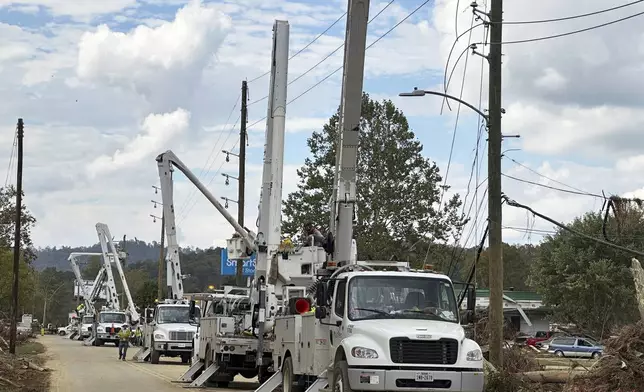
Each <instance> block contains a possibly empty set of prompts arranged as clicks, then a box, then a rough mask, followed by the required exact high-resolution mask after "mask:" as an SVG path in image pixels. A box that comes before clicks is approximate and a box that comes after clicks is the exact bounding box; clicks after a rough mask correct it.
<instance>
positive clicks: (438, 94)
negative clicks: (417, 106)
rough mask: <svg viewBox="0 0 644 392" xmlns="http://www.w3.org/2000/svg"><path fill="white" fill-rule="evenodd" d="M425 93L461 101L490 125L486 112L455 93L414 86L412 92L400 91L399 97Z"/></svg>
mask: <svg viewBox="0 0 644 392" xmlns="http://www.w3.org/2000/svg"><path fill="white" fill-rule="evenodd" d="M425 95H436V96H439V97H443V98H447V99H451V100H453V101H456V102H459V103H461V104H463V105H465V106H467V107H468V108H470V109H472V110H474V111H475V112H476V113H478V114H479V116H481V117H483V119H484V120H485V123H486V124H487V125H489V121H490V119H489V118H488V116H487V115H486V114H485V113H483V112H482V111H480V110H479V109H478V108H476V107H475V106H474V105H471V104H469V103H467V102H465V101H463V100H462V99H460V98H457V97H455V96H453V95H449V94H445V93H440V92H438V91H428V90H419V89H418V87H414V91H412V92H410V93H400V94H398V96H399V97H424V96H425Z"/></svg>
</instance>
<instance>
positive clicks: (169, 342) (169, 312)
mask: <svg viewBox="0 0 644 392" xmlns="http://www.w3.org/2000/svg"><path fill="white" fill-rule="evenodd" d="M196 314H197V315H198V314H199V309H197V310H196ZM198 325H199V320H198V319H196V320H192V321H191V320H190V304H188V303H167V304H158V305H157V306H156V307H155V308H154V315H153V318H152V320H151V321H150V322H149V323H148V325H147V326H146V331H145V336H146V339H149V347H150V362H151V363H154V364H157V363H159V358H160V357H161V356H162V355H163V356H166V357H181V362H182V363H188V362H189V361H190V358H191V356H192V347H193V338H194V336H195V333H196V332H197V326H198ZM147 344H148V342H146V346H147Z"/></svg>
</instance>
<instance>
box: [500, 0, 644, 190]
mask: <svg viewBox="0 0 644 392" xmlns="http://www.w3.org/2000/svg"><path fill="white" fill-rule="evenodd" d="M642 1H644V0H642ZM502 157H503V158H506V159H509V160H511V161H512V162H514V163H515V164H516V165H518V166H521V167H522V168H524V169H526V170H528V171H530V172H532V173H534V174H536V175H538V176H539V177H543V178H545V179H546V180H549V181H552V182H555V183H557V184H559V185H562V186H565V187H567V188H570V189H574V190H576V191H577V192H581V193H585V194H588V193H590V192H587V191H585V190H583V189H579V188H576V187H574V186H572V185H568V184H566V183H564V182H561V181H558V180H555V179H554V178H550V177H548V176H546V175H545V174H542V173H539V172H538V171H536V170H534V169H533V168H531V167H529V166H527V165H524V164H523V163H521V162H518V161H516V160H514V159H512V158H510V157H509V156H507V155H502Z"/></svg>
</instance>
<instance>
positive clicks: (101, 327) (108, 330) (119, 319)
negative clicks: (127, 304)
mask: <svg viewBox="0 0 644 392" xmlns="http://www.w3.org/2000/svg"><path fill="white" fill-rule="evenodd" d="M126 324H128V320H127V315H126V314H125V312H121V311H118V310H103V311H101V312H100V313H99V314H98V320H97V321H96V323H95V325H96V334H95V335H94V336H96V339H95V341H94V344H95V345H97V346H102V345H104V344H105V343H107V342H109V343H114V345H115V346H118V344H119V337H118V333H119V332H120V331H121V328H122V327H123V325H126Z"/></svg>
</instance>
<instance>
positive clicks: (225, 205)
mask: <svg viewBox="0 0 644 392" xmlns="http://www.w3.org/2000/svg"><path fill="white" fill-rule="evenodd" d="M224 208H228V200H226V204H224Z"/></svg>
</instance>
